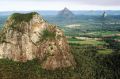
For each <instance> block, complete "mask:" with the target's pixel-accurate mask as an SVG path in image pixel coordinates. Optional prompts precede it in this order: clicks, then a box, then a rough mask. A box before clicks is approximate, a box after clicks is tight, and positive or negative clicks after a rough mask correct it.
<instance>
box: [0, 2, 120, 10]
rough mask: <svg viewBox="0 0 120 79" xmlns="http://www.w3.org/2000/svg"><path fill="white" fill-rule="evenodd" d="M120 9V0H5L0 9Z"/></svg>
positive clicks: (0, 4) (0, 3)
mask: <svg viewBox="0 0 120 79" xmlns="http://www.w3.org/2000/svg"><path fill="white" fill-rule="evenodd" d="M64 7H67V8H68V9H70V10H120V0H104V1H101V0H92V1H91V0H74V1H73V0H4V1H0V11H31V10H61V9H63V8H64Z"/></svg>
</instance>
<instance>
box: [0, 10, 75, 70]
mask: <svg viewBox="0 0 120 79" xmlns="http://www.w3.org/2000/svg"><path fill="white" fill-rule="evenodd" d="M0 58H8V59H11V60H14V61H19V62H27V61H28V60H32V59H36V58H37V59H39V60H40V62H41V63H40V64H41V66H42V68H44V69H48V70H54V69H57V68H64V67H73V66H74V65H75V61H74V58H73V55H72V54H71V51H70V48H69V45H68V43H67V40H66V38H65V36H64V33H63V31H62V30H61V29H59V28H58V27H57V26H55V25H51V24H49V23H47V22H46V21H44V19H43V18H42V17H41V16H40V15H39V14H38V13H36V12H32V13H27V14H20V13H14V14H12V15H11V16H10V17H9V18H8V20H7V21H6V23H5V25H4V27H3V30H2V31H1V32H0Z"/></svg>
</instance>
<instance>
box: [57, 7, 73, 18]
mask: <svg viewBox="0 0 120 79" xmlns="http://www.w3.org/2000/svg"><path fill="white" fill-rule="evenodd" d="M58 17H61V18H66V19H67V18H73V17H74V14H73V13H72V11H70V10H69V9H68V8H66V7H65V8H64V9H63V10H61V11H60V12H59V13H58Z"/></svg>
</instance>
